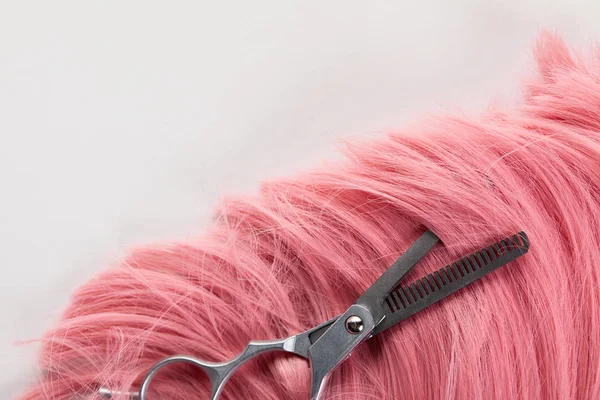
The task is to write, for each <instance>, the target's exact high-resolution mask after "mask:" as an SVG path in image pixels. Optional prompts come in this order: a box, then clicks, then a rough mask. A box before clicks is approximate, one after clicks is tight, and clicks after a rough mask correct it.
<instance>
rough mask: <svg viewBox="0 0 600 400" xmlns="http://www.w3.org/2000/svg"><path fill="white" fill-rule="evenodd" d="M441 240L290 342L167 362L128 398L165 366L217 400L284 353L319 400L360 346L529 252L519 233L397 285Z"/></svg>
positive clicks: (140, 397) (407, 255)
mask: <svg viewBox="0 0 600 400" xmlns="http://www.w3.org/2000/svg"><path fill="white" fill-rule="evenodd" d="M439 240H440V239H439V238H438V237H437V236H436V235H435V234H434V233H433V232H431V231H426V232H425V233H423V235H422V236H421V237H419V239H417V240H416V241H415V242H414V243H413V244H412V245H411V246H410V247H409V248H408V249H407V250H406V251H405V252H404V253H403V254H402V255H401V256H400V258H399V259H398V260H397V261H396V262H394V263H393V264H392V265H391V266H390V267H389V268H388V269H387V270H386V271H385V272H384V273H383V274H382V275H381V276H380V277H379V278H378V279H377V280H376V281H375V282H374V283H373V284H372V285H371V287H369V288H368V289H367V290H366V291H365V292H364V293H363V294H362V295H361V296H360V297H359V298H358V299H357V300H356V301H355V302H354V304H352V305H351V306H350V307H349V308H348V309H347V310H346V312H345V313H343V314H342V315H340V316H337V317H335V318H333V319H331V320H329V321H327V322H325V323H323V324H321V325H319V326H317V327H314V328H312V329H310V330H307V331H305V332H302V333H299V334H297V335H294V336H290V337H288V338H284V339H279V340H270V341H251V342H250V343H249V344H248V346H247V347H246V348H245V349H244V351H242V353H240V354H239V355H238V356H236V357H235V358H234V359H232V360H230V361H226V362H208V361H204V360H200V359H197V358H195V357H193V356H188V355H177V356H172V357H168V358H165V359H163V360H161V361H159V362H158V363H156V364H155V365H154V366H153V367H152V368H151V369H150V370H149V371H148V372H147V374H146V376H145V377H144V378H143V380H142V384H141V387H140V390H139V392H135V393H131V394H130V399H132V400H147V396H148V390H149V387H150V383H151V381H152V379H153V377H154V376H155V375H156V374H157V373H158V372H159V371H160V370H161V369H162V368H164V367H166V366H167V365H170V364H173V363H180V362H183V363H189V364H192V365H195V366H196V367H198V368H200V369H202V370H203V371H204V372H205V373H206V375H208V378H209V381H210V384H211V397H210V399H211V400H218V399H219V397H220V395H221V393H222V392H223V388H224V386H225V384H226V383H227V381H228V380H229V378H230V377H231V376H232V375H233V373H234V372H235V371H236V370H237V369H238V368H240V367H241V366H242V365H243V364H244V363H246V362H247V361H249V360H251V359H252V358H254V357H256V356H258V355H259V354H262V353H266V352H273V351H283V352H288V353H293V354H296V355H298V356H300V357H303V358H305V359H307V360H308V361H310V365H311V369H312V384H311V393H310V400H318V399H319V396H320V395H321V394H322V393H323V389H324V387H325V385H326V381H327V377H328V376H329V375H330V373H331V372H332V371H333V370H334V369H335V368H336V367H337V366H338V365H340V364H341V363H342V362H343V361H344V360H345V359H346V358H348V357H349V356H350V355H351V353H352V351H353V350H354V349H355V348H356V347H357V346H358V345H360V344H361V343H362V342H364V341H365V340H367V339H370V338H371V337H373V336H375V335H378V334H380V333H381V332H383V331H385V330H387V329H388V328H391V327H392V326H394V325H396V324H397V323H399V322H401V321H403V320H405V319H407V318H409V317H410V316H412V315H414V314H416V313H417V312H419V311H421V310H423V309H425V308H427V307H429V306H430V305H432V304H434V303H436V302H438V301H440V300H442V299H444V298H446V297H448V296H449V295H451V294H452V293H454V292H456V291H458V290H460V289H462V288H464V287H465V286H467V285H469V284H471V283H473V282H475V281H476V280H478V279H480V278H482V277H484V276H485V275H487V274H489V273H490V272H492V271H494V270H496V269H498V268H500V267H501V266H503V265H505V264H506V263H508V262H510V261H513V260H515V259H516V258H518V257H520V256H522V255H523V254H525V253H527V252H528V251H529V247H530V244H529V239H528V237H527V235H526V234H525V232H523V231H521V232H519V233H517V234H514V235H512V236H509V237H507V238H505V239H502V240H499V241H498V242H496V243H494V244H492V245H490V246H488V247H486V248H483V249H481V250H479V251H476V252H475V253H472V254H470V255H468V256H466V257H463V258H461V259H459V260H457V261H455V262H453V263H452V264H450V265H447V266H445V267H444V268H441V269H439V270H437V271H435V272H434V273H433V274H429V275H427V276H424V277H422V278H420V279H417V280H416V281H414V282H413V283H411V284H407V285H402V286H399V282H400V281H401V280H402V278H403V277H404V276H405V275H406V274H407V273H408V272H409V271H410V270H411V269H412V268H413V267H414V266H415V265H416V264H417V263H418V262H419V261H420V260H421V259H422V258H423V257H424V256H425V255H426V254H427V253H429V251H430V250H431V249H432V248H433V247H434V246H435V245H436V243H438V242H439ZM99 394H101V395H103V396H104V397H105V398H111V397H112V395H115V394H117V393H116V392H111V391H109V390H106V389H102V388H101V389H100V391H99ZM119 394H121V393H119Z"/></svg>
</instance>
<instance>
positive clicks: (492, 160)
mask: <svg viewBox="0 0 600 400" xmlns="http://www.w3.org/2000/svg"><path fill="white" fill-rule="evenodd" d="M599 54H600V53H595V54H594V55H593V56H590V57H578V56H577V57H576V56H574V55H573V54H572V53H570V52H569V51H568V49H567V48H566V47H565V45H564V44H563V43H562V42H561V41H560V40H558V39H557V38H555V37H553V36H551V35H545V36H544V37H543V38H542V40H540V42H539V44H538V46H537V48H536V55H537V62H538V66H539V74H538V78H537V79H536V80H534V81H533V82H530V83H529V85H528V86H527V87H526V91H525V96H524V101H523V104H522V105H521V106H520V108H519V109H517V110H514V111H512V112H510V113H503V112H498V111H496V112H494V113H488V114H486V115H484V116H482V117H479V118H466V117H460V118H458V117H454V118H452V117H450V118H438V119H432V120H428V121H427V122H426V123H423V124H421V125H419V126H417V127H414V129H412V130H407V131H402V132H400V131H398V132H393V133H391V134H390V135H388V136H387V137H385V138H381V139H380V140H378V141H375V142H370V143H367V144H365V143H357V144H355V145H349V146H348V148H347V150H346V155H347V159H345V160H344V161H342V162H340V163H337V164H335V165H332V166H330V167H329V168H326V169H321V170H317V171H314V172H311V173H307V174H305V175H303V176H300V177H296V178H295V179H288V180H282V181H278V182H269V183H265V184H264V185H263V186H262V188H261V193H260V195H259V196H256V197H250V198H243V199H239V198H236V199H228V200H227V201H225V202H224V203H223V206H222V207H221V209H220V210H219V212H218V214H217V216H216V218H215V221H214V223H213V225H212V226H211V227H210V228H209V230H208V232H207V233H206V235H205V236H203V237H202V238H200V239H197V240H193V241H189V242H187V243H181V244H174V245H163V246H154V247H149V248H145V249H139V250H137V251H134V252H133V253H132V254H131V255H130V256H129V257H128V258H127V259H126V260H124V261H123V262H122V263H121V265H120V266H119V267H118V268H114V269H110V270H107V271H105V272H104V273H102V274H100V275H99V276H97V277H95V278H94V279H92V280H91V281H89V282H88V283H87V284H85V285H84V286H82V287H81V288H80V289H79V290H78V291H77V292H76V293H75V294H74V296H73V298H72V302H71V305H70V307H69V308H68V309H67V310H66V312H65V314H64V316H63V318H62V320H61V321H60V323H59V324H58V326H56V327H55V328H54V329H53V330H51V331H50V332H48V333H47V335H46V336H45V338H43V343H44V347H43V351H42V354H41V360H40V363H41V369H42V371H43V376H41V377H40V379H39V382H38V383H37V384H36V385H35V387H33V388H31V389H30V390H29V391H28V392H27V393H25V394H24V395H23V396H22V397H21V399H22V400H34V399H36V400H37V399H43V400H48V399H52V400H62V399H65V400H66V399H95V400H97V399H99V398H100V396H99V395H98V394H97V392H98V389H99V388H100V387H106V388H110V389H111V390H115V391H131V390H137V388H138V385H139V382H140V378H141V377H142V376H143V375H144V374H145V372H146V371H147V370H148V369H149V368H150V367H151V366H152V365H153V364H154V363H155V362H157V361H158V360H160V359H162V358H164V357H167V356H170V355H174V354H191V355H194V356H197V357H199V358H204V359H208V360H215V361H216V360H225V359H230V358H232V357H233V356H235V355H236V354H237V353H239V352H240V351H241V350H242V349H243V348H244V346H245V345H246V344H247V342H248V341H249V340H250V339H274V338H279V337H285V336H287V335H291V334H294V333H297V332H300V331H302V330H304V329H307V328H309V327H312V326H315V325H317V324H319V323H321V322H324V321H326V320H328V319H329V318H331V317H333V316H335V315H337V314H339V313H341V312H343V311H344V310H345V309H346V308H347V307H348V306H349V305H350V304H351V303H352V302H353V301H354V300H355V299H356V297H357V296H358V295H360V294H361V293H362V291H364V290H365V289H366V288H367V287H368V286H369V285H370V284H371V283H372V282H373V281H374V280H375V279H376V278H377V277H378V276H379V274H381V273H382V272H383V271H384V270H385V269H386V268H387V267H388V266H389V265H390V263H391V262H393V261H394V260H395V259H396V257H397V256H398V255H399V254H400V253H402V251H403V250H405V249H406V248H407V247H408V246H409V245H410V244H411V243H412V242H413V241H414V240H415V239H416V238H417V237H418V235H419V234H420V233H421V232H422V231H423V230H424V227H426V228H429V229H431V230H432V231H433V232H435V233H436V234H437V235H438V236H439V237H440V238H441V240H442V242H443V243H444V245H443V246H439V247H438V248H436V249H435V250H434V251H433V253H432V254H431V255H429V256H428V257H427V258H426V259H425V260H424V262H422V263H421V264H420V265H419V266H418V267H417V271H415V272H414V273H413V274H412V276H413V277H414V276H417V275H422V274H423V273H425V272H431V271H432V270H434V269H437V268H439V267H440V266H442V265H445V264H446V263H448V262H451V261H453V260H454V259H456V258H457V257H460V256H462V255H464V254H466V253H468V252H472V251H473V250H477V249H478V248H480V247H483V246H484V245H487V244H488V243H490V242H493V241H495V240H497V239H498V238H502V237H505V236H506V235H508V234H512V233H514V232H516V231H518V230H521V229H523V230H525V231H526V232H527V233H528V235H529V237H530V238H531V243H532V248H531V251H530V253H529V254H528V255H527V256H525V257H523V258H521V259H520V260H519V261H517V262H515V263H511V264H509V265H507V266H506V267H503V268H502V269H500V270H498V271H497V272H494V273H493V274H492V275H490V276H489V277H487V278H485V279H483V280H482V281H480V282H477V283H476V284H474V285H472V286H470V287H469V288H467V289H465V290H463V291H461V292H460V293H459V294H457V295H454V296H452V297H450V298H448V299H447V300H445V301H444V302H441V303H438V304H436V305H434V306H432V307H430V308H429V309H427V310H425V311H423V312H421V313H419V314H417V315H416V316H414V317H412V318H410V319H409V320H406V321H404V322H403V323H402V324H400V325H399V326H397V327H395V328H393V329H391V330H389V331H387V332H386V333H385V334H383V335H380V336H378V337H377V338H375V339H373V340H371V341H369V342H367V343H366V344H364V345H362V346H361V347H360V348H359V349H358V350H357V351H356V352H355V353H354V354H353V356H352V357H351V358H350V359H348V360H347V361H346V362H345V363H344V364H342V366H341V367H340V368H339V369H337V370H336V371H335V372H334V373H333V375H332V377H331V379H330V381H329V384H328V386H327V389H326V392H325V395H324V398H325V399H361V400H363V399H377V400H379V399H522V398H524V399H600V289H599V287H600V286H599V285H600V258H599V249H600V230H599V228H600V223H599V221H600V55H599ZM309 384H310V375H309V369H308V365H307V363H306V361H305V360H303V359H299V358H295V357H293V356H285V355H281V354H275V355H265V356H262V357H260V358H258V359H257V360H255V361H254V362H253V363H252V364H251V365H250V366H249V367H248V368H243V369H241V370H240V371H239V372H238V373H237V374H236V375H234V377H233V379H232V380H231V381H230V382H229V384H228V385H227V387H226V389H225V392H224V394H223V398H224V399H250V400H251V399H261V400H264V399H295V400H304V399H307V398H308V392H309ZM208 390H209V388H208V380H207V378H206V377H205V376H204V375H203V373H201V372H199V371H198V370H195V369H194V368H193V367H180V368H177V367H174V368H172V369H166V370H165V371H164V372H161V374H160V375H159V376H158V377H157V378H156V380H155V381H153V384H152V391H151V395H152V396H151V398H152V399H159V400H160V399H163V400H166V399H169V400H170V399H182V400H183V399H195V398H199V399H201V398H208ZM114 398H119V396H118V395H116V396H114ZM121 398H125V397H121Z"/></svg>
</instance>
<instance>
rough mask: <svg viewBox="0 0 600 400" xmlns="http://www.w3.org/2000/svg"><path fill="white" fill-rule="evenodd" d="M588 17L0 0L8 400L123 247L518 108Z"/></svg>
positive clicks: (189, 230)
mask: <svg viewBox="0 0 600 400" xmlns="http://www.w3.org/2000/svg"><path fill="white" fill-rule="evenodd" d="M594 3H598V2H597V1H594V0H590V1H589V2H584V1H574V0H565V1H561V2H556V1H550V0H535V1H534V0H514V1H503V2H495V1H487V0H481V1H465V0H462V1H457V0H445V1H437V2H431V1H408V0H402V1H388V2H378V1H348V0H345V1H306V0H305V1H301V0H299V1H281V0H277V1H264V0H253V1H238V2H223V1H190V2H185V3H184V2H175V1H169V2H167V1H163V2H149V1H139V2H137V1H136V2H133V1H107V0H105V1H73V2H68V3H67V2H61V1H52V2H50V1H44V2H38V3H32V2H27V1H10V0H1V3H0V4H1V5H0V267H1V268H2V279H1V282H0V285H1V286H0V293H1V296H2V297H1V298H0V307H1V309H0V318H1V321H2V322H1V328H0V397H2V398H3V399H4V398H13V397H14V396H16V395H17V393H19V392H20V391H21V390H22V389H23V388H24V387H26V386H27V385H28V384H29V383H30V382H31V381H32V379H34V376H35V372H36V371H35V367H34V360H35V358H34V354H35V349H36V347H35V346H32V345H28V346H15V345H14V342H15V341H17V340H24V339H32V338H36V337H39V336H40V335H41V334H42V333H43V332H44V330H45V329H46V328H47V327H49V326H50V325H51V324H52V322H53V321H56V319H57V317H58V315H59V313H60V311H61V310H62V309H63V308H64V307H65V305H66V303H67V301H68V298H69V295H70V292H71V291H72V290H73V289H74V288H75V287H77V286H78V285H79V284H81V283H83V282H84V281H85V280H86V279H88V278H89V277H91V276H92V275H93V274H94V273H95V272H97V271H99V270H101V269H102V268H106V267H107V266H109V265H111V264H114V263H115V261H116V260H118V258H119V257H121V256H123V254H125V252H126V251H127V249H128V248H129V247H130V246H132V245H134V244H143V243H147V242H150V241H160V240H167V239H169V240H175V239H178V238H185V237H189V236H190V235H197V234H198V233H199V232H200V231H201V229H202V226H204V225H205V224H206V222H207V220H208V217H209V216H210V211H211V209H212V208H213V206H214V205H215V204H216V202H217V201H218V198H219V195H222V194H231V193H250V192H254V191H256V188H257V185H258V182H259V181H260V180H261V179H262V178H274V177H277V176H285V175H288V174H290V173H293V172H294V171H298V170H301V169H304V168H307V167H309V166H311V165H314V164H318V162H319V160H322V159H326V158H328V159H330V158H332V157H334V154H335V151H334V150H335V142H336V140H338V139H339V138H344V137H349V136H354V135H358V134H361V133H363V134H364V133H367V134H373V133H375V132H379V131H385V130H388V129H391V128H394V127H402V126H403V125H405V124H406V122H407V121H410V120H414V119H415V118H418V117H420V116H422V115H425V113H426V112H428V111H431V112H434V113H436V112H437V113H439V112H468V113H471V112H478V111H481V110H484V109H485V108H486V107H488V106H489V104H490V102H491V100H493V101H494V102H500V103H511V102H512V101H513V100H515V99H516V98H518V97H517V94H518V89H519V87H520V84H521V83H522V81H523V79H524V78H527V76H529V74H530V72H531V64H532V62H531V44H532V42H533V41H534V39H535V37H536V35H537V32H538V30H539V29H541V28H544V27H547V28H550V29H553V30H554V29H557V30H559V31H560V32H561V33H562V34H563V35H564V37H565V38H567V39H568V41H569V42H570V43H571V44H574V45H576V46H579V47H582V48H583V47H585V46H587V45H588V44H589V43H590V42H591V41H592V40H594V39H599V38H600V24H599V21H600V7H599V6H596V5H594Z"/></svg>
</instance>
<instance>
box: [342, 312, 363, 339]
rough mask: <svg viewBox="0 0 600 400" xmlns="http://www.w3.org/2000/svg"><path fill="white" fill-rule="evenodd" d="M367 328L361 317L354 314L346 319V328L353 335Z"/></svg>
mask: <svg viewBox="0 0 600 400" xmlns="http://www.w3.org/2000/svg"><path fill="white" fill-rule="evenodd" d="M363 329H365V324H364V322H363V320H362V319H361V318H360V317H357V316H356V315H352V316H350V317H348V319H347V320H346V330H347V331H348V332H350V333H351V334H353V335H358V334H359V333H361V332H362V331H363Z"/></svg>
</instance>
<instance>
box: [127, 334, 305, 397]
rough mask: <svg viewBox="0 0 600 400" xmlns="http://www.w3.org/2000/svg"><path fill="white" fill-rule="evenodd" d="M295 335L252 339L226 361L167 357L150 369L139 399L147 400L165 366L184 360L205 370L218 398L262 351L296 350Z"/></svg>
mask: <svg viewBox="0 0 600 400" xmlns="http://www.w3.org/2000/svg"><path fill="white" fill-rule="evenodd" d="M295 338H296V337H295V336H293V337H291V338H287V339H280V340H269V341H258V340H257V341H251V342H250V343H248V345H247V346H246V348H245V349H244V351H242V352H241V353H240V354H239V355H238V356H236V357H235V358H234V359H232V360H230V361H225V362H210V361H204V360H200V359H198V358H195V357H191V356H183V355H179V356H173V357H168V358H165V359H163V360H161V361H159V362H158V363H156V364H154V366H153V367H152V368H150V370H149V371H148V373H147V374H146V376H145V377H144V379H143V380H142V385H141V387H140V392H139V400H147V395H148V388H149V387H150V382H151V381H152V378H154V376H155V375H156V374H157V373H158V371H160V370H161V369H162V368H163V367H166V366H167V365H170V364H175V363H179V362H184V363H188V364H192V365H194V366H196V367H198V368H200V369H201V370H203V371H204V372H205V373H206V375H207V376H208V379H209V381H210V386H211V395H210V400H217V399H218V398H219V396H220V395H221V392H222V391H223V388H224V386H225V384H226V383H227V381H228V380H229V378H231V375H233V373H234V372H235V371H236V370H237V369H238V368H239V367H241V366H242V365H243V364H244V363H246V362H247V361H249V360H251V359H252V358H254V357H256V356H258V355H259V354H262V353H267V352H272V351H285V352H294V342H295Z"/></svg>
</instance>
